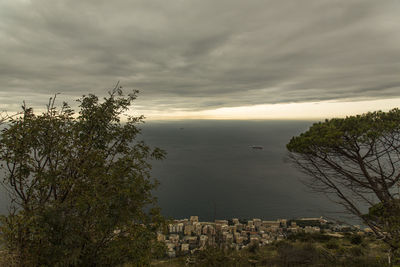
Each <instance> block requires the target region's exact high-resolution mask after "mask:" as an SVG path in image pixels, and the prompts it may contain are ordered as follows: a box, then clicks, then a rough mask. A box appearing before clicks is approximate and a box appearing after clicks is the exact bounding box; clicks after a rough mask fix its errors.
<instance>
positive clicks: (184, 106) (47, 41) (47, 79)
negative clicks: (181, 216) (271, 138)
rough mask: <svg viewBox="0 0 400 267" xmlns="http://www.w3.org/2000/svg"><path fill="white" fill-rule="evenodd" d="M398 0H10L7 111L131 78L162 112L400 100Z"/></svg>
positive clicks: (0, 53)
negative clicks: (292, 103)
mask: <svg viewBox="0 0 400 267" xmlns="http://www.w3.org/2000/svg"><path fill="white" fill-rule="evenodd" d="M399 14H400V2H399V1H395V0H388V1H373V0H359V1H358V0H340V1H339V0H305V1H279V0H276V1H259V0H247V1H239V0H237V1H236V0H219V1H215V0H172V1H164V0H158V1H156V0H154V1H153V0H150V1H147V0H146V1H145V0H143V1H123V0H115V1H106V0H85V1H81V0H68V1H67V0H64V1H54V0H31V1H29V0H3V1H2V2H0V85H1V86H0V105H1V109H8V110H13V109H15V108H16V107H18V105H19V104H20V103H21V101H22V100H23V99H25V100H27V102H28V103H30V104H31V105H33V106H35V105H43V103H45V102H46V99H47V97H49V96H50V95H51V94H53V93H56V92H60V93H62V94H63V95H64V99H76V98H77V97H79V96H80V95H82V94H87V93H88V92H93V93H96V94H100V95H102V94H103V95H104V93H105V92H106V90H107V88H110V87H112V86H113V85H114V84H115V83H116V81H118V80H119V81H121V83H122V85H123V86H124V87H125V88H136V89H139V90H140V91H141V94H140V97H139V100H138V104H139V105H141V106H142V107H145V108H147V109H153V110H161V111H168V110H190V111H193V110H204V109H213V108H221V107H236V106H249V105H257V104H271V103H290V102H316V101H323V100H339V101H344V100H346V101H348V100H350V101H351V100H368V99H382V98H395V97H399V96H400V90H399V89H400V31H399V30H400V16H399Z"/></svg>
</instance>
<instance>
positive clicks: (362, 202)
mask: <svg viewBox="0 0 400 267" xmlns="http://www.w3.org/2000/svg"><path fill="white" fill-rule="evenodd" d="M399 147H400V109H393V110H390V111H388V112H382V111H377V112H369V113H366V114H362V115H357V116H349V117H346V118H342V119H331V120H326V121H324V122H319V123H315V124H313V125H312V126H311V127H310V128H309V129H308V130H307V131H306V132H304V133H302V134H300V135H299V136H295V137H293V138H292V139H291V140H290V142H289V143H288V144H287V149H288V151H289V159H290V160H291V162H292V163H294V164H295V166H296V167H298V168H299V169H300V170H301V171H303V172H304V173H306V174H307V175H308V178H307V179H304V180H303V182H304V183H305V184H306V185H307V186H308V187H309V188H311V189H312V190H315V191H317V192H319V193H323V194H325V195H328V196H329V197H330V198H331V199H332V200H334V201H335V202H336V203H338V204H341V205H342V206H343V207H344V208H345V210H346V211H347V212H349V213H351V214H353V215H355V216H357V217H359V218H360V219H361V220H362V221H363V223H364V224H366V225H368V226H369V227H370V228H371V229H372V230H373V231H374V233H376V234H377V235H378V236H379V238H382V239H383V240H384V241H385V242H387V243H388V244H389V245H390V246H391V248H392V250H393V251H395V250H397V249H398V248H400V216H399V214H400V204H399V203H400V202H399V194H398V187H399V186H400V161H399V160H398V159H399V158H400V150H399ZM396 192H397V193H396ZM365 208H369V213H368V214H367V215H365V214H364V213H365Z"/></svg>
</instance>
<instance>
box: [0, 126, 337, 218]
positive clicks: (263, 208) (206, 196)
mask: <svg viewBox="0 0 400 267" xmlns="http://www.w3.org/2000/svg"><path fill="white" fill-rule="evenodd" d="M313 123H314V121H276V120H266V121H262V120H261V121H260V120H257V121H245V120H240V121H235V120H182V121H148V122H146V123H145V124H140V126H139V127H140V128H141V129H142V134H141V136H140V137H139V139H141V140H144V141H145V142H146V143H147V144H148V145H150V146H152V147H159V148H161V149H163V150H165V151H166V152H167V155H166V158H165V159H164V160H162V161H153V162H152V166H153V168H152V171H151V175H152V177H153V178H154V179H157V180H158V181H159V183H160V184H159V186H158V188H157V189H156V190H154V191H153V194H154V195H155V196H156V197H157V198H158V205H159V206H160V207H161V211H162V214H163V215H164V216H166V217H167V218H175V219H182V218H189V217H190V216H193V215H195V216H199V219H200V220H201V221H212V220H214V219H231V218H240V219H251V218H260V219H264V220H275V219H279V218H286V219H292V218H299V217H320V216H324V217H327V218H334V217H337V214H338V213H337V212H338V211H340V210H341V208H340V207H338V206H336V205H335V204H334V203H333V202H331V201H330V200H329V199H328V198H327V197H326V196H324V195H320V194H317V193H314V192H312V191H310V190H309V189H308V188H307V187H306V186H305V185H303V183H302V182H301V180H302V179H307V177H306V176H305V175H304V174H302V173H301V172H300V171H299V170H297V169H296V168H295V167H294V166H292V165H291V164H290V163H289V162H288V161H287V158H286V157H287V150H286V144H287V143H288V142H289V141H290V139H291V138H292V137H293V136H296V135H299V134H300V133H302V132H304V131H306V130H307V129H308V128H309V127H310V126H311V125H312V124H313ZM252 146H260V147H262V149H254V148H252ZM7 199H8V198H7V196H6V194H5V193H4V190H3V191H2V193H1V194H0V213H2V214H5V213H6V212H7V206H8V204H9V202H8V200H7Z"/></svg>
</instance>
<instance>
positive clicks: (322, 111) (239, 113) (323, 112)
mask: <svg viewBox="0 0 400 267" xmlns="http://www.w3.org/2000/svg"><path fill="white" fill-rule="evenodd" d="M398 107H400V98H395V99H381V100H366V101H348V102H332V101H321V102H307V103H288V104H267V105H254V106H243V107H225V108H218V109H210V110H203V111H184V110H172V111H171V110H169V111H166V112H162V113H161V112H159V111H153V110H146V109H142V108H140V107H139V110H138V111H135V113H137V112H139V113H140V114H143V115H145V117H146V120H182V119H217V120H218V119H220V120H229V119H237V120H262V119H266V120H268V119H272V120H279V119H283V120H290V119H292V120H303V119H304V120H309V119H310V120H314V119H325V118H334V117H339V118H340V117H346V116H350V115H357V114H362V113H366V112H369V111H377V110H382V111H388V110H390V109H393V108H398Z"/></svg>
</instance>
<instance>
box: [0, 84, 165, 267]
mask: <svg viewBox="0 0 400 267" xmlns="http://www.w3.org/2000/svg"><path fill="white" fill-rule="evenodd" d="M136 93H137V92H133V93H132V94H129V95H127V96H125V95H124V94H123V92H122V90H121V89H120V88H115V89H114V90H113V91H112V92H110V94H109V96H108V97H106V98H104V99H103V101H101V100H99V99H98V97H97V96H95V95H88V96H83V97H82V98H80V99H79V100H78V102H79V108H80V110H79V113H78V114H75V113H74V111H73V110H72V109H71V108H70V107H69V106H68V105H67V104H66V103H64V104H63V105H62V106H61V108H57V107H56V106H55V101H54V99H51V100H50V101H49V105H48V108H47V111H46V112H44V113H43V114H40V115H36V114H35V113H34V112H33V110H32V109H30V108H27V107H25V106H24V107H23V112H22V115H21V116H20V117H16V118H12V119H11V120H10V121H9V124H8V125H7V126H6V128H5V129H4V130H3V131H2V134H1V138H0V158H1V160H2V162H3V165H2V167H3V170H4V171H5V179H4V180H3V185H4V186H5V188H6V189H7V190H8V192H9V193H10V196H11V198H12V201H13V206H12V208H11V213H10V214H9V215H8V216H3V217H2V218H1V229H0V230H1V232H2V233H3V238H4V240H5V244H6V247H7V248H8V250H9V251H13V252H15V253H16V254H17V255H18V258H19V261H20V264H21V266H114V265H117V264H123V263H125V262H133V263H135V264H138V265H144V264H146V263H148V262H149V261H150V258H151V253H152V252H154V251H159V248H160V246H159V245H158V244H157V243H156V242H155V236H156V235H155V231H156V229H157V228H158V227H159V226H160V224H161V223H162V221H163V220H162V217H161V216H160V213H159V209H158V208H157V207H156V200H155V198H154V197H153V196H152V194H151V192H152V190H153V189H155V187H156V186H157V182H156V181H155V180H153V179H151V177H150V169H151V165H150V163H149V161H150V160H153V159H162V158H163V157H164V152H163V151H162V150H160V149H158V148H155V149H151V148H150V147H149V146H147V145H146V144H145V143H144V142H142V141H137V136H138V134H140V130H139V129H138V128H137V126H136V124H137V123H139V122H142V120H143V117H131V116H127V121H126V122H124V123H122V122H121V121H120V120H121V116H122V115H123V114H124V112H126V111H127V110H128V109H129V107H130V106H131V104H132V101H133V100H134V99H135V98H136Z"/></svg>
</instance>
